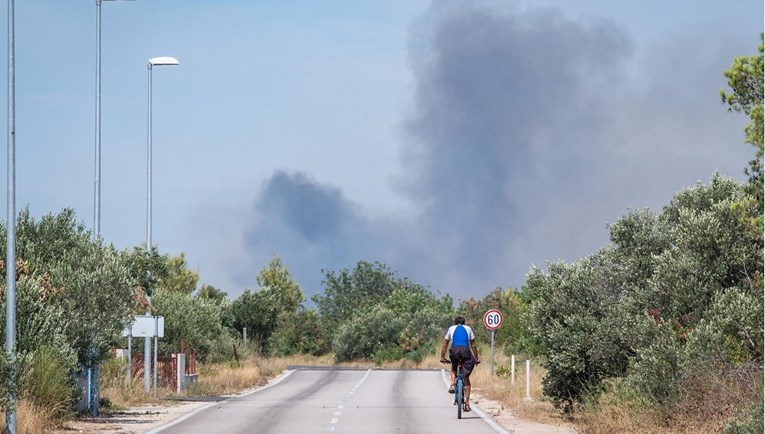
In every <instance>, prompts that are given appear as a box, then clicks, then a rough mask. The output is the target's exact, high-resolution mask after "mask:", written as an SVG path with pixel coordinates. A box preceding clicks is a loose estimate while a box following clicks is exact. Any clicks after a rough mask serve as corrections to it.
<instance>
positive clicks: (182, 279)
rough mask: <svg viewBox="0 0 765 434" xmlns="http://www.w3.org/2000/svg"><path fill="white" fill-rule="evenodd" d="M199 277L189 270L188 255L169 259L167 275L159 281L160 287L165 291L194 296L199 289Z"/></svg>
mask: <svg viewBox="0 0 765 434" xmlns="http://www.w3.org/2000/svg"><path fill="white" fill-rule="evenodd" d="M198 282H199V275H198V274H197V273H195V272H193V271H191V270H189V268H188V264H187V263H186V255H184V254H183V253H181V254H180V255H178V256H175V257H171V258H167V273H166V274H165V275H163V276H162V277H161V278H160V279H159V286H160V287H161V288H162V289H164V290H165V291H174V292H180V293H181V294H187V295H189V294H192V293H193V292H194V291H196V289H197V283H198Z"/></svg>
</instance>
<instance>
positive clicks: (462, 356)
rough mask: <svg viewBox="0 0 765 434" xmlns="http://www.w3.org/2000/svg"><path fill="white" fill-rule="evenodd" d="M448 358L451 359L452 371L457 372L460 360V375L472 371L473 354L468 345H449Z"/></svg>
mask: <svg viewBox="0 0 765 434" xmlns="http://www.w3.org/2000/svg"><path fill="white" fill-rule="evenodd" d="M449 360H451V361H452V372H457V364H459V363H460V362H462V375H465V376H467V375H470V373H471V372H473V366H475V360H473V354H472V353H471V352H470V348H468V347H451V348H449Z"/></svg>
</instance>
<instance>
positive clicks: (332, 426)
mask: <svg viewBox="0 0 765 434" xmlns="http://www.w3.org/2000/svg"><path fill="white" fill-rule="evenodd" d="M370 372H372V370H371V369H367V373H366V374H364V377H363V378H362V379H361V380H360V381H359V382H358V383H356V385H355V386H353V388H352V389H351V391H350V392H348V393H347V394H346V395H345V397H344V398H343V399H342V400H341V401H340V402H339V403H338V404H337V411H335V414H333V416H337V417H333V418H332V419H331V420H330V421H329V427H328V428H327V431H330V432H332V431H334V430H335V427H336V426H337V424H338V422H340V415H341V414H342V410H343V408H345V403H346V401H348V400H349V399H351V398H352V397H353V394H354V393H355V392H356V389H358V388H359V386H361V384H362V383H363V382H364V381H365V380H366V379H367V377H369V373H370Z"/></svg>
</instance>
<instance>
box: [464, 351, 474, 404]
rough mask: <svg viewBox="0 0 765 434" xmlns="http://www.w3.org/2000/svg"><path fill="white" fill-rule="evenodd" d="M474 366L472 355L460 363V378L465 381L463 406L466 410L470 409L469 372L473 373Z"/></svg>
mask: <svg viewBox="0 0 765 434" xmlns="http://www.w3.org/2000/svg"><path fill="white" fill-rule="evenodd" d="M474 367H475V361H474V360H473V358H472V356H471V357H470V359H468V360H466V361H465V362H464V363H463V365H462V379H463V381H464V382H465V407H466V410H467V411H470V374H472V373H473V368H474Z"/></svg>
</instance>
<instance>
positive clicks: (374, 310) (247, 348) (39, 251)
mask: <svg viewBox="0 0 765 434" xmlns="http://www.w3.org/2000/svg"><path fill="white" fill-rule="evenodd" d="M724 75H725V77H726V78H727V79H728V85H729V91H722V92H721V98H722V101H723V103H724V104H725V105H726V106H727V107H728V108H729V109H730V110H731V111H738V112H743V113H745V114H746V115H747V116H749V118H750V122H749V124H747V125H746V127H745V130H744V135H745V141H746V142H747V143H749V144H751V145H753V146H754V147H755V157H754V159H753V160H752V161H751V162H750V163H749V166H748V167H747V169H746V174H747V176H748V179H747V181H745V182H739V181H736V180H734V179H732V178H729V177H726V176H724V175H722V174H717V173H715V174H711V179H710V181H709V182H708V183H706V184H703V183H699V184H697V185H695V186H690V187H688V188H685V189H682V190H681V191H679V192H678V193H676V194H675V196H674V197H673V198H672V200H670V201H669V203H668V204H667V205H665V206H664V207H663V209H661V210H659V211H654V210H648V209H634V210H631V211H629V212H628V213H627V214H626V215H625V216H623V217H622V218H620V219H618V220H617V221H615V222H613V223H612V224H611V225H610V226H609V227H608V231H609V234H610V243H609V244H608V245H606V246H604V247H603V248H601V249H600V250H598V251H597V252H593V253H592V254H591V255H589V256H587V257H585V258H583V259H581V260H579V261H577V262H574V263H563V262H550V263H548V264H547V265H546V267H545V268H532V269H531V270H530V271H529V273H528V275H527V278H526V282H525V285H524V286H523V287H521V288H494V289H487V291H486V292H485V293H484V295H483V296H481V297H477V298H471V299H459V300H454V299H453V298H452V297H451V296H450V295H449V294H442V293H439V292H438V291H434V290H432V289H430V288H427V287H425V286H422V285H420V284H418V283H416V282H413V281H411V280H410V279H408V278H407V277H404V276H400V275H399V274H398V273H397V272H396V271H395V270H392V269H390V268H389V267H388V266H387V265H385V264H382V263H379V262H367V261H359V262H358V263H357V264H356V265H355V266H353V267H351V268H348V269H342V270H324V271H323V273H324V281H323V288H322V290H321V291H320V292H319V293H317V294H316V295H314V296H313V297H312V298H311V300H310V301H311V303H308V300H306V297H305V294H304V292H303V289H302V288H301V287H300V286H299V285H298V284H297V282H296V281H295V280H294V278H293V277H292V275H291V274H290V272H289V270H288V267H287V265H286V264H284V263H283V262H282V260H281V259H280V258H278V257H273V258H272V259H271V261H270V262H269V263H268V264H267V265H265V266H264V267H263V268H262V269H261V270H260V271H259V272H257V274H256V276H257V277H256V281H257V287H256V288H247V289H245V290H244V291H243V293H242V294H241V295H240V296H239V297H237V298H235V299H230V298H229V297H228V295H227V293H226V292H224V291H223V290H221V289H219V288H215V287H212V286H210V285H205V284H200V276H198V275H197V273H195V272H194V271H192V270H190V269H189V267H188V265H187V263H186V260H185V257H184V255H183V254H182V253H181V254H179V255H178V256H172V255H169V254H163V253H161V252H159V251H158V250H157V248H156V247H152V248H151V249H148V250H147V248H146V246H137V247H133V248H130V249H126V250H124V251H119V250H117V249H116V248H115V247H113V246H111V245H109V244H106V243H104V242H102V241H100V240H94V239H93V237H92V234H91V233H90V232H89V231H88V230H87V229H86V228H85V226H84V225H83V224H82V223H80V222H79V221H78V220H77V218H76V216H75V214H74V212H73V211H71V210H63V211H61V212H60V213H58V214H50V215H46V216H44V217H42V218H41V219H39V220H36V219H34V218H33V217H32V216H30V214H29V212H28V211H27V210H24V211H22V212H21V213H20V215H19V217H18V223H17V228H18V229H17V241H16V244H17V249H18V251H17V257H18V261H17V263H16V264H12V265H11V266H15V267H16V271H17V276H18V278H17V282H16V283H17V285H16V287H17V329H18V340H17V347H16V349H15V350H16V354H17V357H16V358H15V359H14V360H11V359H9V358H8V356H7V353H6V351H2V353H1V354H0V382H2V384H3V385H4V387H5V389H4V391H3V392H8V388H9V387H12V388H14V392H15V395H16V396H18V397H19V401H18V417H19V424H18V428H19V432H23V433H37V432H42V431H43V430H44V429H45V427H49V426H55V425H57V424H60V423H62V422H63V421H66V420H68V419H71V418H73V417H76V414H75V403H76V402H77V401H78V400H79V399H80V397H81V396H82V390H80V389H78V388H77V387H76V382H75V378H76V376H77V374H78V373H82V372H84V371H85V370H87V369H88V368H92V367H99V368H100V372H101V386H102V389H101V398H102V402H101V403H102V409H103V411H109V409H114V408H126V407H129V406H132V405H136V404H139V403H152V402H154V403H157V402H159V401H160V400H161V399H167V398H173V397H176V396H175V395H174V393H173V392H172V391H170V390H169V389H163V388H160V390H159V391H158V393H157V395H156V396H154V395H150V396H147V395H146V394H145V393H144V389H143V377H142V375H138V376H136V377H134V379H133V380H132V381H131V382H128V381H127V380H126V377H127V375H126V369H127V367H126V366H125V362H124V361H122V360H119V359H117V358H116V357H115V352H114V349H116V348H125V347H126V342H125V338H123V337H122V336H121V332H122V330H123V329H124V328H125V326H126V325H127V324H128V322H129V319H130V317H131V316H132V315H136V314H144V313H145V312H147V311H150V312H152V313H153V314H155V315H162V316H164V317H165V337H164V338H163V339H161V340H160V346H159V354H160V355H161V356H164V355H170V354H172V353H174V352H178V351H179V348H180V346H181V342H182V341H183V342H184V343H186V344H191V345H193V347H194V349H195V351H196V352H197V356H198V361H199V368H198V371H199V373H200V377H199V381H198V382H197V383H196V384H194V385H193V386H192V387H190V388H189V389H188V390H186V391H185V392H184V394H185V395H203V396H221V395H229V394H234V393H238V392H240V391H242V390H246V389H248V388H252V387H256V386H259V385H262V384H264V383H265V382H266V381H267V380H268V379H269V378H272V377H274V376H276V375H278V374H279V373H280V372H282V371H283V370H284V369H285V368H286V366H288V365H290V364H340V365H354V366H369V367H373V366H377V367H432V368H437V367H441V365H440V364H439V363H438V360H437V359H436V355H437V352H438V346H439V345H440V341H441V339H442V336H443V333H444V330H445V329H446V327H447V326H449V325H450V324H451V322H452V318H453V317H454V316H455V315H457V314H459V315H462V316H464V317H465V318H467V323H468V324H470V325H473V326H474V329H475V331H476V334H477V339H478V341H479V347H480V348H481V351H482V358H483V360H484V361H485V363H484V364H482V365H481V366H480V367H479V368H478V369H477V371H476V376H475V377H474V379H475V383H476V385H477V389H478V392H479V393H481V394H483V395H484V396H486V397H488V398H490V399H493V400H498V401H500V402H502V403H504V404H505V405H506V406H507V407H510V408H513V409H514V411H515V412H516V413H517V414H518V415H520V416H521V417H527V418H532V419H536V420H539V421H542V422H548V423H549V422H554V423H556V424H558V423H562V422H566V423H572V424H574V425H575V426H576V427H577V429H578V430H579V431H580V432H582V433H618V432H625V433H626V432H630V433H647V432H652V433H654V432H659V433H683V432H718V433H726V434H739V433H754V432H758V433H761V432H763V416H762V415H763V285H764V283H763V209H764V208H763V167H762V163H763V161H762V160H763V46H762V45H760V47H759V54H757V55H754V56H746V57H739V58H736V59H735V60H734V62H733V64H732V66H731V68H730V69H729V70H728V71H725V73H724ZM5 237H6V233H5V229H4V227H3V228H0V255H1V256H2V257H5V251H4V249H5V246H6V243H5ZM6 266H8V264H4V263H2V262H0V276H2V277H0V287H1V288H0V289H1V290H2V292H3V293H2V294H0V296H1V297H0V331H2V333H3V334H4V333H5V329H4V328H5V318H4V315H5V289H6V282H5V281H4V279H5V267H6ZM253 272H254V273H255V270H254V271H253ZM490 308H497V309H499V310H500V311H502V313H503V314H504V317H505V323H504V324H503V326H502V327H501V328H500V329H499V330H498V331H497V332H496V335H495V341H496V366H497V369H496V374H495V375H491V373H490V372H489V369H488V361H489V358H488V349H489V342H490V333H489V332H488V331H486V330H485V329H484V328H483V327H482V326H481V322H482V316H483V314H484V312H486V310H488V309H490ZM245 329H246V330H247V337H246V339H245V334H244V330H245ZM135 347H136V346H134V348H133V351H134V354H138V352H140V351H143V348H142V346H140V348H135ZM511 355H517V356H518V358H517V361H518V364H517V366H516V373H517V376H516V384H515V385H514V386H513V385H510V382H509V357H510V356H511ZM525 358H531V359H532V360H534V364H533V366H534V368H533V372H532V374H533V375H532V378H533V381H532V397H533V398H534V400H533V401H532V402H526V401H524V400H523V398H524V397H525V389H524V379H523V377H522V376H521V374H522V373H523V370H524V369H525V368H524V367H523V366H522V365H521V361H522V360H525ZM7 396H8V393H2V394H0V404H1V405H2V407H3V409H5V410H7V408H8V405H9V402H8V401H7ZM3 419H4V418H3Z"/></svg>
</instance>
